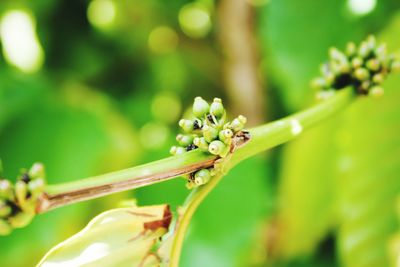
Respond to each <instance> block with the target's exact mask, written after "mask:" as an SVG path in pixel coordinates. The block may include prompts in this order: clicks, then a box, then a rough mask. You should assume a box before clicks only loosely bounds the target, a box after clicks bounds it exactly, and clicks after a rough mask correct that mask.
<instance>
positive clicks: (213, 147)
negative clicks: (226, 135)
mask: <svg viewBox="0 0 400 267" xmlns="http://www.w3.org/2000/svg"><path fill="white" fill-rule="evenodd" d="M208 151H209V152H210V153H211V154H213V155H217V156H220V157H225V156H226V155H227V154H228V152H229V148H228V146H226V145H225V144H224V143H223V142H222V141H219V140H215V141H212V142H211V143H210V145H209V146H208Z"/></svg>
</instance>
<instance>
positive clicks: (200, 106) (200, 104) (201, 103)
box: [193, 96, 210, 118]
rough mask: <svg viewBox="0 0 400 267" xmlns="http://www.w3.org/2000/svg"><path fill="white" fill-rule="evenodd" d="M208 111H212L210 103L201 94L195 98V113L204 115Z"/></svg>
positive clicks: (197, 115) (200, 115) (198, 115)
mask: <svg viewBox="0 0 400 267" xmlns="http://www.w3.org/2000/svg"><path fill="white" fill-rule="evenodd" d="M208 112H210V105H209V104H208V103H207V101H205V100H204V99H203V98H201V97H200V96H198V97H196V98H195V99H194V103H193V114H194V115H195V116H196V117H198V118H201V117H204V115H206V114H207V113H208Z"/></svg>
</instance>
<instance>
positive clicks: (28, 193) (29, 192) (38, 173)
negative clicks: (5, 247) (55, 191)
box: [0, 163, 45, 235]
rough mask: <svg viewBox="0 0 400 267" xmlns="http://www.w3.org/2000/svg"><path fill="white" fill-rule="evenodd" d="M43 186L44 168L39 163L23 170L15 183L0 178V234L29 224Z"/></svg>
mask: <svg viewBox="0 0 400 267" xmlns="http://www.w3.org/2000/svg"><path fill="white" fill-rule="evenodd" d="M44 187H45V175H44V168H43V165H42V164H39V163H36V164H34V165H33V166H32V168H31V169H30V170H29V171H23V172H22V173H21V175H20V176H19V177H18V178H17V181H16V183H15V185H13V184H12V183H11V182H10V181H9V180H6V179H0V235H7V234H9V233H10V232H11V231H12V229H14V228H21V227H24V226H25V225H27V224H29V222H30V221H31V220H32V218H33V217H34V215H35V208H36V204H37V201H38V199H39V197H40V196H41V195H42V193H43V192H44Z"/></svg>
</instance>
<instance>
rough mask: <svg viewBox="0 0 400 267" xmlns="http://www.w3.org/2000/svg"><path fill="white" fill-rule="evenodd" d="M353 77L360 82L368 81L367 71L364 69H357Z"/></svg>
mask: <svg viewBox="0 0 400 267" xmlns="http://www.w3.org/2000/svg"><path fill="white" fill-rule="evenodd" d="M354 76H355V77H356V78H357V79H358V80H360V81H366V80H368V79H369V77H370V75H369V71H368V70H367V69H365V68H358V69H356V70H355V72H354Z"/></svg>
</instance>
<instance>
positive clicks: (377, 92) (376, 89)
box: [370, 86, 384, 97]
mask: <svg viewBox="0 0 400 267" xmlns="http://www.w3.org/2000/svg"><path fill="white" fill-rule="evenodd" d="M370 94H371V95H372V96H373V97H381V96H383V94H384V90H383V88H382V87H381V86H373V87H372V88H371V90H370Z"/></svg>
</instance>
